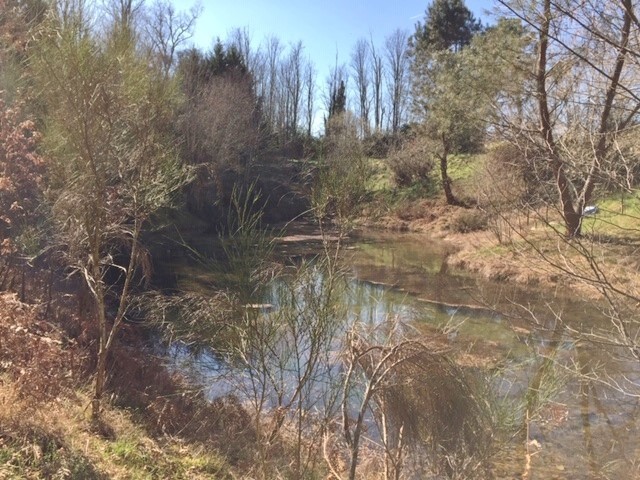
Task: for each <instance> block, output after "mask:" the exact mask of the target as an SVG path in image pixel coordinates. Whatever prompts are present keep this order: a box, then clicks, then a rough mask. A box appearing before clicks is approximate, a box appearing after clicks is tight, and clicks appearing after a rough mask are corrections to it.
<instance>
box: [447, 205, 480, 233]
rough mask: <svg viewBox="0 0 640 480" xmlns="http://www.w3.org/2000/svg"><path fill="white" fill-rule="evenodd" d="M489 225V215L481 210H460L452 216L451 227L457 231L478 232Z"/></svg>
mask: <svg viewBox="0 0 640 480" xmlns="http://www.w3.org/2000/svg"><path fill="white" fill-rule="evenodd" d="M487 225H488V218H487V215H486V214H485V213H483V212H481V211H480V210H476V209H468V210H460V211H459V212H458V213H456V214H455V215H453V216H452V217H451V221H450V223H449V229H450V230H452V231H454V232H457V233H469V232H477V231H479V230H485V229H486V228H487Z"/></svg>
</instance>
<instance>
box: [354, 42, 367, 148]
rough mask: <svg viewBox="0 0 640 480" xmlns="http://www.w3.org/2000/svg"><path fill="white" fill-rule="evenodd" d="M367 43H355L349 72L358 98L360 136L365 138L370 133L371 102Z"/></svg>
mask: <svg viewBox="0 0 640 480" xmlns="http://www.w3.org/2000/svg"><path fill="white" fill-rule="evenodd" d="M369 66H370V62H369V42H367V40H365V39H362V38H361V39H360V40H358V41H357V42H356V45H355V47H354V48H353V52H352V53H351V70H352V72H353V78H354V82H355V88H356V94H357V97H358V103H357V105H358V115H359V117H360V124H361V125H360V135H361V136H367V135H369V133H370V125H369V108H370V106H371V100H370V98H369V84H370V81H371V78H370V75H369Z"/></svg>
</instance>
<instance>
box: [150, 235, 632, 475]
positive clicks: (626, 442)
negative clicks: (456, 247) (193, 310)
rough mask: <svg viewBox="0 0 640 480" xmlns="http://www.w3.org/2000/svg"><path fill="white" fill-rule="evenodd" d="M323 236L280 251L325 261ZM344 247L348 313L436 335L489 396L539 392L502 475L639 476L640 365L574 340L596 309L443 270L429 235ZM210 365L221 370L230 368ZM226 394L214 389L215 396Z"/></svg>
mask: <svg viewBox="0 0 640 480" xmlns="http://www.w3.org/2000/svg"><path fill="white" fill-rule="evenodd" d="M318 233H319V232H316V231H313V229H311V228H310V227H296V229H293V230H292V231H289V232H287V236H286V238H285V239H284V241H281V242H279V244H278V254H279V255H280V256H281V257H282V258H286V259H296V258H308V257H310V256H313V255H314V254H317V253H319V252H320V251H321V250H322V243H321V242H320V241H319V237H318ZM202 242H203V244H204V243H206V242H207V240H206V239H202ZM344 250H345V252H344V253H343V260H344V262H345V265H346V266H347V270H348V272H349V277H350V281H349V284H350V287H349V288H348V289H346V290H345V292H346V293H345V295H346V297H345V299H344V303H345V305H347V308H348V310H349V312H350V315H351V316H352V317H354V318H358V319H359V320H361V321H363V322H370V323H377V322H380V321H381V320H382V319H385V318H389V317H396V318H399V319H401V320H402V321H404V322H408V323H410V324H411V325H412V327H414V328H416V329H417V330H418V331H420V332H421V333H422V334H423V335H426V336H427V337H429V336H430V337H433V338H437V339H438V342H440V343H441V344H446V345H447V347H448V348H450V349H451V352H452V354H451V355H452V356H453V358H455V360H456V362H457V363H458V364H460V365H462V367H463V368H466V369H471V370H482V371H483V372H485V373H486V376H485V378H489V377H490V378H492V379H493V380H492V383H491V388H492V389H493V394H494V395H495V397H496V398H499V399H501V400H503V401H504V402H505V404H507V405H508V404H510V403H509V402H512V404H513V405H516V404H518V403H519V402H520V403H522V400H523V398H525V397H527V398H529V397H530V396H531V395H532V392H533V394H534V396H536V397H537V398H538V400H539V405H540V408H539V409H538V410H537V414H536V415H535V416H534V417H533V418H531V419H530V422H528V423H527V426H526V428H524V429H523V430H522V431H521V432H520V434H518V435H514V436H513V437H511V438H510V439H509V440H508V442H507V444H506V445H505V446H504V448H503V449H502V450H501V452H500V453H499V454H498V455H497V457H496V458H495V459H494V461H493V471H494V474H495V476H496V477H497V478H540V479H552V478H558V479H586V478H593V479H596V478H597V479H600V478H614V477H617V478H639V477H640V436H639V435H638V426H639V423H638V420H639V418H640V396H638V393H639V389H635V390H634V389H633V387H634V386H635V385H638V383H639V381H640V364H638V362H637V361H634V360H633V359H632V358H630V356H629V355H627V352H626V351H624V350H623V349H620V348H618V347H617V346H615V345H610V346H607V345H604V344H597V345H596V344H593V343H591V342H587V341H585V339H584V337H583V336H582V335H580V334H579V332H587V331H591V330H592V329H593V328H597V327H600V326H607V325H608V324H609V320H608V319H607V318H606V316H605V315H604V314H603V313H602V312H601V309H600V308H599V306H598V305H597V304H594V303H590V302H587V301H583V300H582V299H580V298H577V297H576V296H575V295H573V294H572V292H571V291H563V290H560V289H558V290H556V291H548V290H535V289H524V288H522V287H519V286H517V285H510V284H504V283H494V282H489V281H486V280H483V279H479V278H477V277H475V276H474V275H471V274H469V273H467V272H464V271H456V270H455V269H452V268H450V267H449V265H448V263H447V257H448V255H449V254H450V253H451V249H450V247H448V246H447V244H445V243H443V242H442V241H439V240H436V239H432V238H429V237H428V236H425V235H417V234H398V233H380V232H360V233H358V234H357V235H355V236H353V237H352V238H351V239H350V240H349V241H348V242H347V244H346V248H345V249H344ZM161 267H162V268H163V269H165V270H166V271H169V270H171V271H173V272H174V273H175V275H176V278H175V280H176V281H177V283H178V285H179V286H180V288H181V289H190V288H198V289H202V288H206V285H207V281H206V280H207V275H210V273H208V272H206V271H200V270H199V267H198V266H197V265H195V266H194V265H190V266H189V267H186V266H184V262H180V263H177V264H173V265H169V264H165V265H164V266H161ZM203 285H204V287H203ZM278 301H279V300H278V298H277V289H271V290H269V291H268V292H267V293H266V297H264V300H263V303H264V304H270V305H272V307H269V308H276V307H277V304H278ZM208 360H209V361H208V362H207V363H209V367H213V370H216V369H218V371H219V370H220V369H221V364H223V363H224V361H222V360H221V359H220V358H215V359H213V358H212V357H209V359H208ZM199 374H200V379H201V380H203V379H206V381H208V382H211V383H216V382H215V379H216V378H218V380H219V379H220V378H221V377H217V376H216V375H215V374H211V370H210V371H209V373H203V370H202V369H201V370H200V371H199ZM231 389H232V387H231V386H230V385H229V384H228V383H227V384H225V383H224V382H218V383H217V384H216V385H215V386H212V388H211V390H210V393H211V394H212V395H219V394H223V393H229V392H230V391H231ZM528 396H529V397H528ZM514 408H515V407H514ZM516 416H517V415H516ZM525 420H526V419H525V418H522V415H521V416H520V417H519V418H516V421H520V422H523V424H524V423H525Z"/></svg>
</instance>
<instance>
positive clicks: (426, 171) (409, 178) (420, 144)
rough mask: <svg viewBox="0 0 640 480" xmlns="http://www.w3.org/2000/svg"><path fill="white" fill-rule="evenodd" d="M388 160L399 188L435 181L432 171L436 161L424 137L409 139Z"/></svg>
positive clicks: (425, 184)
mask: <svg viewBox="0 0 640 480" xmlns="http://www.w3.org/2000/svg"><path fill="white" fill-rule="evenodd" d="M388 162H389V168H391V171H392V172H393V180H394V183H395V184H396V186H397V187H399V188H405V187H410V186H414V185H421V186H424V187H428V186H431V184H432V183H433V180H432V178H431V171H432V170H433V166H434V163H433V159H432V156H431V152H430V148H429V145H428V143H427V142H425V141H424V140H423V139H412V140H409V141H408V142H407V143H405V144H404V145H403V146H402V147H400V148H399V149H398V150H396V151H395V152H394V153H393V154H392V155H391V156H390V157H389V160H388Z"/></svg>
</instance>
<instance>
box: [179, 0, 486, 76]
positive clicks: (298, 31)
mask: <svg viewBox="0 0 640 480" xmlns="http://www.w3.org/2000/svg"><path fill="white" fill-rule="evenodd" d="M172 1H173V3H174V4H175V5H176V7H177V8H178V9H179V10H187V9H189V8H190V7H191V6H192V5H193V4H195V3H196V2H197V0H172ZM429 3H430V0H311V1H309V0H200V4H201V6H202V13H201V15H200V17H199V19H198V23H197V25H196V32H195V37H194V38H193V43H194V44H195V45H196V46H198V47H200V48H202V49H207V50H208V49H210V48H211V46H212V45H213V41H214V39H215V38H216V37H220V38H221V39H223V40H224V39H225V38H226V36H227V33H228V32H229V31H230V30H231V29H233V28H238V27H240V28H245V27H246V28H248V30H249V32H250V34H251V37H252V39H253V42H254V44H255V45H256V46H257V45H258V44H260V43H261V42H262V41H263V40H264V38H265V37H266V36H268V35H275V36H277V37H279V38H280V40H281V41H282V42H283V43H284V44H285V45H287V44H290V43H295V42H297V41H299V40H301V41H302V42H303V45H304V47H305V52H306V55H307V56H308V57H309V58H311V60H312V61H313V62H314V64H315V65H316V68H317V70H318V80H319V82H320V83H321V82H323V80H324V78H325V77H326V75H327V74H328V72H329V71H330V69H331V67H332V66H333V65H334V64H335V59H336V52H337V54H338V62H339V63H348V62H349V58H350V54H351V49H352V48H353V45H354V44H355V43H356V41H357V40H358V39H359V38H362V37H365V38H370V37H372V38H373V41H374V43H375V44H376V45H378V46H380V47H381V46H382V44H383V42H384V39H385V37H387V36H388V35H389V34H391V33H392V32H393V31H394V30H395V29H397V28H401V29H407V30H408V31H409V32H413V29H414V25H415V24H416V22H417V21H419V20H422V19H423V18H424V14H425V10H426V8H427V5H428V4H429ZM466 4H467V7H469V9H471V11H473V13H474V14H475V15H476V17H480V18H483V20H484V19H486V18H487V17H486V16H485V14H484V11H485V10H487V9H490V8H491V7H492V5H493V2H492V1H491V0H467V1H466ZM485 23H486V21H485Z"/></svg>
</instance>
